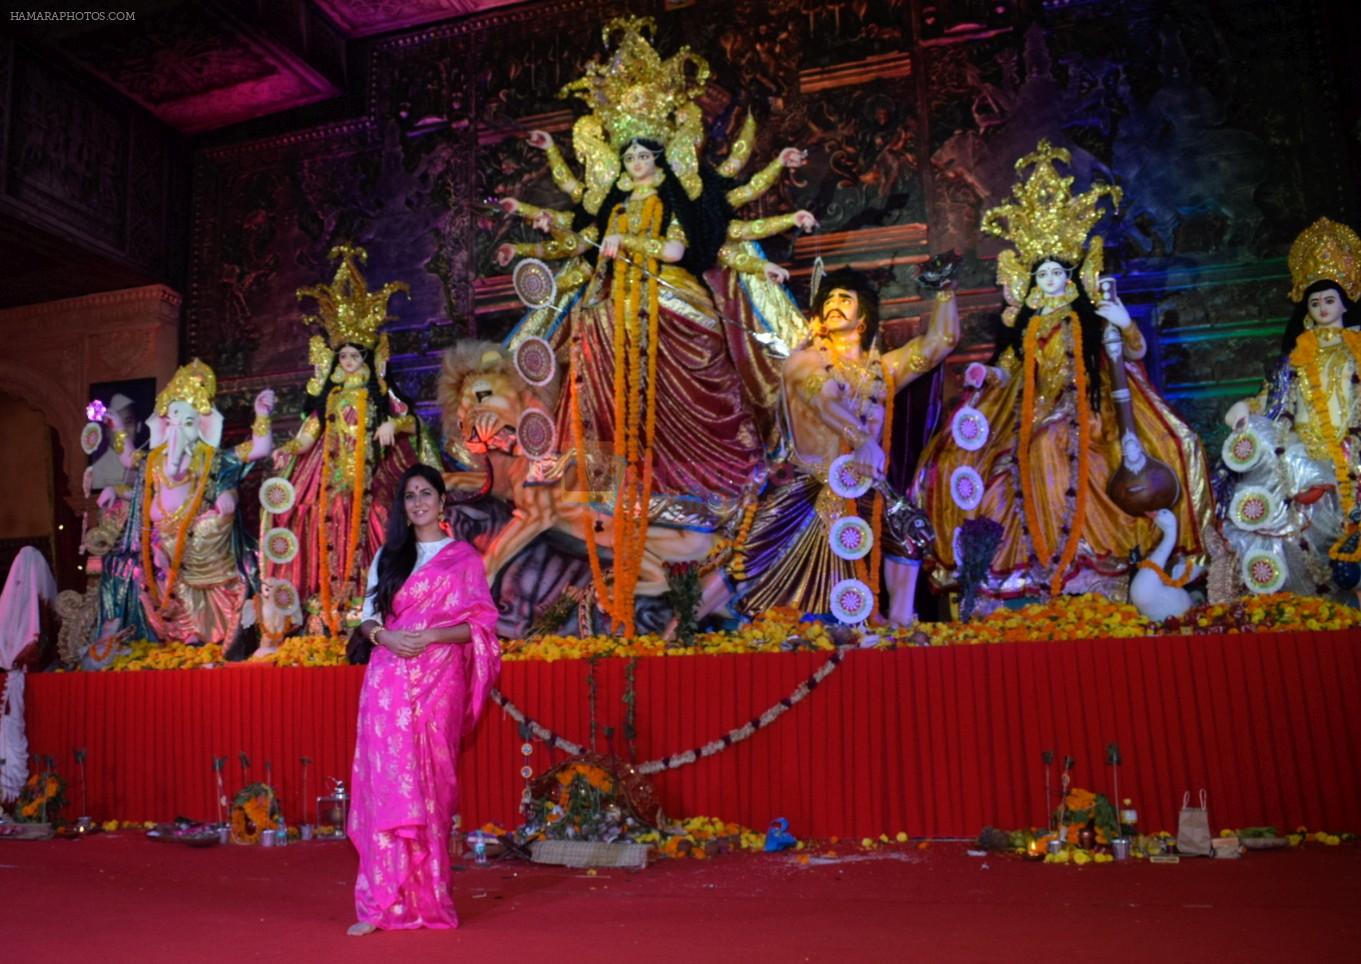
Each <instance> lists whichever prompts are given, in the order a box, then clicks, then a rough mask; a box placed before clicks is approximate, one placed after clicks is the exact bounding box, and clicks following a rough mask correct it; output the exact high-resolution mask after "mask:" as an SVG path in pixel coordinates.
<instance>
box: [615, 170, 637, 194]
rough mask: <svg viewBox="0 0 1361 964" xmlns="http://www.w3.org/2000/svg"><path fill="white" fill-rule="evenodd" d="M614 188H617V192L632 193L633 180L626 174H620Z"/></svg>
mask: <svg viewBox="0 0 1361 964" xmlns="http://www.w3.org/2000/svg"><path fill="white" fill-rule="evenodd" d="M614 186H615V187H617V188H619V190H621V191H632V190H633V178H631V177H629V176H628V174H627V173H624V174H620V175H619V180H617V181H615V182H614Z"/></svg>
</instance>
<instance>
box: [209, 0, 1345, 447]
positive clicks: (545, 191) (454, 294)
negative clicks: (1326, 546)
mask: <svg viewBox="0 0 1361 964" xmlns="http://www.w3.org/2000/svg"><path fill="white" fill-rule="evenodd" d="M398 6H402V5H398ZM411 6H412V7H413V9H414V8H415V7H418V6H419V5H411ZM673 6H674V7H676V9H671V7H673ZM380 8H381V9H387V8H386V7H383V6H382V5H373V9H374V10H378V9H380ZM364 9H368V8H364ZM625 11H628V12H634V13H646V14H651V15H654V16H657V17H658V20H659V27H660V36H659V43H658V46H659V47H660V48H661V49H663V50H667V51H669V50H674V49H675V48H676V47H677V46H679V45H680V44H681V43H689V44H690V45H691V46H693V47H694V48H695V49H697V50H698V51H699V52H700V53H701V54H703V55H704V56H705V57H706V58H708V59H709V61H710V62H711V64H712V65H713V68H714V75H713V79H712V81H711V84H710V89H709V92H708V95H707V97H706V99H705V108H706V116H707V118H708V119H709V122H710V132H711V133H710V144H711V146H712V147H714V148H715V149H717V150H720V151H721V150H722V145H723V143H724V141H725V137H726V135H727V134H728V133H730V132H731V131H732V130H733V129H734V128H735V127H736V125H737V124H738V123H740V120H741V118H742V116H743V115H744V113H745V112H746V111H748V110H750V111H753V112H754V113H755V114H756V115H757V117H758V119H759V120H760V121H761V123H762V131H761V137H760V142H759V145H758V147H757V151H756V156H755V162H756V163H760V162H762V161H764V160H766V159H768V158H769V157H771V156H772V155H773V154H774V153H775V152H776V151H777V150H778V149H779V148H780V147H782V146H784V145H786V144H799V145H801V146H806V147H808V148H809V150H810V163H809V165H808V167H807V168H805V169H803V170H802V171H800V172H798V176H797V177H787V178H786V179H785V180H784V181H783V182H782V184H781V185H780V187H779V189H778V191H777V192H772V196H771V197H769V198H768V199H767V200H766V202H765V203H766V204H767V205H769V207H770V209H777V208H778V209H788V208H790V207H808V208H810V209H812V210H813V211H814V212H815V213H816V214H817V215H818V216H819V218H820V219H821V220H822V223H823V229H822V230H821V231H820V232H819V233H818V234H816V235H814V236H812V237H803V238H799V239H797V240H795V239H794V238H792V237H790V238H783V239H773V240H772V242H771V243H770V245H769V249H770V251H771V253H772V254H773V255H774V256H775V257H776V258H777V259H780V260H783V261H785V262H786V263H787V264H789V265H790V267H791V268H792V269H793V271H794V275H795V281H794V285H795V289H796V291H798V292H799V293H801V294H802V293H803V290H804V289H803V287H802V285H803V284H804V283H805V279H806V275H807V272H808V269H809V266H810V264H811V262H812V259H813V258H814V257H816V256H818V255H819V254H820V255H822V256H823V257H824V258H825V259H827V260H828V261H829V262H831V263H837V262H841V261H851V262H853V263H855V264H856V265H858V266H860V267H863V268H867V269H870V270H872V271H873V272H875V274H876V275H877V277H878V279H879V280H880V281H881V283H882V284H883V297H884V301H885V314H886V317H887V319H888V327H887V331H888V337H889V338H890V340H892V341H895V342H896V341H899V340H901V339H903V338H906V337H908V336H909V335H910V334H911V333H913V332H914V331H915V330H916V327H917V325H918V324H919V316H921V315H922V314H924V311H925V307H924V305H923V304H922V302H921V300H920V298H919V297H918V294H917V291H916V289H915V285H914V283H913V274H914V273H913V266H914V264H916V263H918V262H920V261H921V260H924V259H925V258H926V257H927V256H928V253H929V252H935V251H941V250H944V249H947V248H952V247H953V248H957V249H958V250H960V251H961V252H963V253H964V254H965V255H966V262H965V272H964V288H965V290H964V291H963V292H962V294H961V305H962V307H963V310H964V311H965V314H966V335H965V342H964V344H963V345H962V346H961V349H960V351H959V352H957V354H956V356H955V357H954V360H953V362H952V364H953V365H954V366H956V367H957V366H958V365H960V364H962V363H963V362H964V361H966V360H968V359H970V358H975V357H982V356H985V355H986V354H987V353H988V352H989V350H990V344H991V341H992V338H993V327H992V326H993V325H994V323H995V322H994V318H995V315H996V313H997V310H998V296H997V292H996V290H995V288H994V286H993V279H992V259H994V258H995V256H996V252H997V246H996V243H995V242H990V241H989V242H984V241H981V240H980V238H979V236H978V233H977V231H976V226H977V223H978V218H979V213H980V212H981V210H982V209H984V208H985V207H987V206H989V205H991V204H994V203H997V202H998V201H999V200H1000V199H1001V197H1002V196H1003V195H1005V194H1006V193H1007V191H1008V190H1009V189H1010V186H1011V184H1012V181H1013V179H1014V171H1013V169H1012V165H1013V162H1014V160H1015V159H1016V158H1017V157H1018V156H1020V155H1022V154H1024V153H1026V152H1028V151H1030V150H1031V149H1032V148H1033V147H1034V144H1035V142H1036V140H1037V139H1038V138H1040V137H1048V138H1050V139H1051V140H1053V141H1055V142H1057V143H1060V144H1062V145H1064V146H1066V147H1068V148H1069V149H1070V150H1072V152H1073V157H1074V163H1075V167H1076V171H1077V174H1078V186H1079V187H1085V186H1086V183H1087V182H1088V181H1089V180H1090V179H1091V178H1092V177H1102V178H1106V179H1110V180H1114V181H1116V182H1118V183H1119V184H1121V185H1122V186H1123V187H1124V189H1125V198H1126V203H1125V208H1124V210H1123V211H1122V213H1121V216H1120V217H1119V218H1118V219H1116V220H1114V221H1113V222H1112V223H1110V224H1107V225H1103V226H1102V228H1101V230H1102V231H1103V233H1104V234H1105V236H1106V238H1107V244H1108V252H1107V255H1108V263H1109V264H1110V265H1111V267H1112V268H1113V269H1114V270H1115V271H1116V272H1117V273H1118V274H1119V275H1120V276H1121V292H1122V295H1123V296H1124V298H1125V300H1126V302H1127V303H1128V304H1129V305H1130V307H1131V310H1132V311H1133V312H1134V314H1135V315H1136V317H1137V319H1138V321H1139V323H1140V324H1141V325H1142V326H1143V327H1144V329H1145V331H1146V332H1147V333H1149V334H1150V335H1153V336H1154V337H1153V338H1152V339H1151V341H1152V342H1153V343H1154V346H1155V347H1154V351H1153V353H1152V357H1151V359H1150V364H1151V366H1152V368H1153V369H1154V372H1155V377H1157V378H1159V379H1161V381H1162V382H1163V384H1164V385H1165V386H1166V388H1167V390H1168V392H1169V394H1170V395H1171V397H1172V398H1173V399H1174V401H1175V402H1176V404H1178V405H1179V406H1181V407H1182V408H1183V410H1184V411H1185V413H1186V414H1187V416H1188V417H1189V418H1190V419H1191V421H1192V422H1193V423H1194V424H1195V425H1196V427H1197V428H1199V429H1200V430H1201V431H1202V432H1204V433H1205V434H1206V435H1207V436H1208V437H1209V439H1210V441H1211V443H1212V444H1213V442H1214V441H1215V440H1216V439H1217V429H1216V423H1217V420H1218V417H1219V413H1220V412H1222V411H1223V409H1224V408H1226V407H1227V405H1228V404H1229V402H1230V401H1231V400H1232V399H1233V398H1235V397H1239V396H1242V395H1245V394H1248V393H1250V392H1251V391H1252V390H1254V389H1255V384H1256V381H1257V380H1258V378H1259V377H1260V374H1261V371H1262V367H1263V361H1264V359H1266V358H1268V356H1272V357H1274V354H1275V349H1274V340H1275V338H1276V336H1277V333H1278V332H1279V329H1280V326H1281V324H1282V323H1283V318H1284V316H1285V314H1286V313H1287V310H1288V305H1287V302H1286V300H1285V290H1286V285H1285V267H1284V253H1285V250H1286V248H1287V246H1288V244H1289V242H1290V240H1291V238H1292V237H1293V236H1294V234H1295V233H1296V232H1297V231H1298V230H1300V229H1301V228H1303V227H1304V226H1305V225H1306V224H1307V223H1309V222H1310V221H1311V220H1313V219H1314V218H1316V217H1318V216H1319V215H1324V214H1326V215H1328V216H1330V217H1334V218H1337V219H1340V220H1345V221H1349V222H1351V223H1356V221H1357V213H1358V212H1357V197H1356V192H1355V186H1354V185H1355V183H1356V172H1355V171H1351V170H1349V169H1348V167H1347V162H1346V158H1347V153H1346V150H1345V133H1344V131H1343V128H1342V126H1341V125H1340V124H1339V123H1338V118H1339V110H1340V108H1339V103H1340V101H1339V91H1338V88H1337V82H1336V80H1335V79H1334V78H1333V77H1332V75H1331V73H1330V70H1331V68H1330V61H1329V58H1328V54H1327V50H1326V40H1325V37H1324V35H1323V33H1322V30H1323V29H1324V26H1323V22H1322V14H1321V13H1319V12H1318V10H1316V9H1315V7H1314V6H1312V5H1311V4H1309V3H1302V4H1290V5H1277V4H1261V3H1255V2H1249V0H1226V2H1220V3H1214V4H1212V3H1209V2H1208V0H1203V2H1187V3H1177V4H1170V3H1165V2H1154V0H1132V2H1129V3H1123V4H1118V5H1117V4H1100V3H1094V2H1083V0H1048V2H1044V3H1038V4H1034V3H1032V4H1020V3H1017V2H1011V0H989V2H986V3H984V2H951V3H948V4H947V3H931V2H927V0H861V2H856V3H823V2H815V0H771V2H759V3H758V2H754V0H736V2H733V0H727V2H715V0H699V2H696V3H693V4H689V5H670V4H662V3H655V2H632V3H629V2H620V3H605V4H600V3H587V2H582V0H577V2H572V0H559V2H549V3H538V4H530V5H526V6H523V7H516V8H513V9H508V10H494V11H492V12H489V13H483V14H479V15H477V16H474V17H471V18H468V19H465V20H461V21H458V22H456V23H453V24H446V25H443V26H436V27H428V28H423V29H416V30H413V31H412V32H410V33H408V34H405V35H401V36H396V37H390V38H386V39H379V40H375V41H372V42H371V46H370V47H369V49H368V50H367V54H368V58H367V63H368V72H367V75H366V78H365V81H364V83H365V94H366V96H365V99H364V102H365V103H366V104H367V105H368V108H367V112H366V113H364V114H363V115H362V116H357V117H355V118H353V119H352V120H351V121H348V122H344V123H340V124H332V125H329V126H326V127H321V128H314V129H307V130H300V131H297V132H296V133H293V134H289V135H286V136H282V137H277V138H274V139H271V140H268V141H263V142H256V143H250V144H238V145H233V146H228V147H219V148H215V149H213V150H209V151H204V152H202V153H200V154H199V155H198V156H197V157H196V160H195V180H194V204H193V208H192V210H193V219H194V225H193V235H194V241H193V248H192V277H191V286H190V288H189V293H188V296H187V299H188V300H187V306H186V307H187V312H186V314H187V322H188V327H187V332H186V339H187V345H188V348H189V351H190V352H191V353H194V354H200V355H202V356H203V357H204V358H206V359H209V360H210V361H212V362H213V363H214V364H215V365H217V366H218V367H219V368H220V370H221V374H222V375H223V377H224V384H225V387H226V388H227V390H228V392H229V394H234V395H236V396H237V397H239V398H241V399H244V398H245V396H246V395H247V394H248V393H249V392H252V391H254V390H255V389H256V388H258V387H259V386H260V385H261V384H263V383H264V382H265V381H269V382H273V383H280V382H285V383H288V385H289V386H291V387H290V388H289V390H288V391H286V392H285V397H284V403H283V406H284V408H285V410H287V409H289V408H290V407H292V408H296V401H297V393H298V392H300V390H301V385H302V382H303V381H304V380H305V375H306V352H305V343H306V333H305V332H304V330H303V329H302V327H301V326H300V325H299V324H298V321H297V320H298V318H299V317H300V314H301V313H300V312H299V310H298V308H297V305H296V302H295V300H294V297H293V291H294V289H295V288H296V287H297V286H299V285H301V284H309V283H313V282H316V281H318V280H320V279H322V278H323V277H326V276H327V275H328V274H329V265H328V264H327V263H326V261H325V255H326V252H327V250H328V249H329V247H330V246H331V245H332V244H333V243H335V242H336V241H339V240H354V241H357V242H359V243H361V244H364V245H365V246H366V247H368V248H369V250H370V254H371V260H370V263H369V272H370V275H371V277H372V280H373V281H375V282H378V283H381V282H384V281H388V280H393V279H401V280H405V281H407V282H408V283H410V284H411V286H412V297H411V299H410V300H409V301H406V302H402V303H399V304H397V305H396V309H395V310H396V313H397V314H398V316H399V321H398V323H397V325H396V331H395V333H394V349H395V356H396V357H395V359H394V369H395V371H396V373H397V375H396V377H397V380H398V383H399V384H400V385H401V387H402V388H404V389H405V390H406V391H407V392H408V393H409V394H410V395H411V396H412V397H415V398H418V399H422V400H424V405H425V409H426V411H427V412H429V411H430V408H431V406H432V400H433V390H432V378H433V372H434V369H435V365H436V364H437V356H438V352H439V350H440V349H442V348H444V347H445V346H446V345H448V344H450V343H451V342H452V341H453V340H455V339H456V338H458V337H462V336H465V335H471V334H474V333H475V334H477V335H480V336H484V337H499V336H500V335H501V334H503V333H504V332H505V331H506V330H507V329H508V328H509V326H510V325H511V324H512V323H513V321H514V319H515V317H516V309H515V303H514V300H513V296H512V295H511V294H510V291H509V285H508V279H507V277H506V276H505V274H504V273H502V272H500V271H499V270H497V269H495V268H494V267H493V266H492V264H491V260H490V256H491V252H492V251H493V250H494V248H495V245H496V244H497V243H499V242H500V241H502V240H504V239H506V238H507V237H512V238H514V239H517V240H518V239H528V237H529V235H528V234H525V235H520V234H517V233H515V232H519V231H522V230H524V228H522V227H514V228H512V227H509V226H507V225H506V224H504V223H502V222H501V221H500V220H498V219H493V218H488V217H487V216H486V215H484V214H482V213H481V212H480V211H479V210H478V209H477V208H476V207H474V206H472V205H471V204H470V203H469V202H476V201H479V200H481V199H484V198H487V197H492V196H503V195H506V194H515V195H517V196H520V197H523V198H526V199H528V200H531V201H536V202H539V203H544V202H548V203H561V200H562V199H561V198H560V197H559V196H558V195H557V193H556V190H555V188H554V187H553V186H552V184H551V181H550V180H549V178H548V176H547V173H546V170H545V168H544V165H543V162H542V158H541V155H539V154H538V153H537V152H535V151H531V150H529V149H527V148H526V147H525V145H524V142H523V140H522V139H521V138H520V137H519V136H518V135H519V134H520V133H522V132H523V131H524V130H526V129H528V128H531V127H543V128H546V129H548V130H550V131H552V132H554V133H555V134H559V135H562V134H563V133H564V132H566V131H568V130H569V129H570V125H571V122H572V119H573V116H574V115H573V113H572V111H571V109H570V106H569V105H568V104H566V103H565V102H563V101H559V100H557V99H556V97H555V94H556V91H557V90H558V89H559V87H560V86H561V85H562V84H563V83H565V82H567V81H568V80H571V79H572V78H573V77H575V76H576V75H577V73H578V71H579V68H580V66H581V64H582V63H583V62H584V61H585V60H587V59H589V58H591V57H594V56H596V55H597V53H598V51H599V50H600V43H599V27H600V25H601V24H602V23H603V22H604V21H605V20H606V19H608V18H609V17H610V16H612V15H614V14H616V13H620V12H625ZM419 12H420V11H417V13H419ZM361 32H362V31H361ZM1245 64H1250V65H1252V66H1251V69H1237V68H1236V67H1234V66H1233V65H1245ZM559 140H560V142H562V141H566V140H568V138H565V137H561V136H560V138H559ZM290 393H291V395H292V397H290Z"/></svg>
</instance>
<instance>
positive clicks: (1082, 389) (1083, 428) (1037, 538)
mask: <svg viewBox="0 0 1361 964" xmlns="http://www.w3.org/2000/svg"><path fill="white" fill-rule="evenodd" d="M1065 324H1066V325H1067V326H1068V332H1069V335H1070V337H1071V338H1072V340H1073V352H1072V354H1073V390H1074V392H1075V394H1076V396H1077V399H1076V401H1077V433H1078V442H1077V448H1078V455H1077V478H1076V479H1072V480H1070V481H1071V484H1072V486H1073V488H1074V490H1075V491H1076V493H1077V496H1076V504H1075V507H1074V510H1073V517H1072V521H1071V523H1070V529H1069V532H1068V539H1067V541H1066V542H1065V543H1064V546H1063V551H1062V553H1061V554H1058V558H1057V559H1055V558H1054V557H1055V552H1054V551H1053V549H1052V547H1051V546H1050V545H1049V543H1048V541H1047V539H1046V538H1045V534H1044V532H1043V530H1042V529H1041V528H1040V526H1039V524H1038V522H1039V520H1038V517H1037V515H1036V513H1035V493H1034V491H1033V489H1032V484H1033V483H1032V481H1031V476H1030V442H1031V440H1032V437H1033V432H1034V425H1035V392H1036V385H1035V382H1036V371H1037V368H1038V365H1039V328H1038V326H1037V325H1035V324H1030V325H1028V326H1026V332H1025V349H1024V353H1025V381H1024V382H1023V387H1022V391H1021V433H1020V434H1021V437H1020V444H1019V445H1018V446H1017V450H1016V461H1017V463H1018V465H1019V466H1020V470H1021V471H1020V481H1021V502H1022V511H1023V512H1024V513H1025V517H1026V524H1027V525H1028V526H1029V528H1030V538H1031V541H1032V542H1033V543H1034V544H1035V550H1036V553H1037V554H1038V555H1039V557H1040V558H1041V559H1042V560H1044V561H1045V562H1046V563H1047V564H1053V565H1054V569H1053V572H1052V573H1051V574H1050V576H1049V591H1050V592H1051V593H1054V594H1055V595H1057V594H1058V593H1059V591H1060V590H1062V588H1063V576H1064V573H1066V572H1067V571H1068V567H1069V566H1070V565H1072V563H1073V560H1074V559H1075V558H1077V550H1078V544H1079V543H1080V542H1081V539H1082V528H1083V525H1084V524H1085V522H1086V517H1087V475H1088V468H1089V460H1090V453H1089V452H1088V448H1089V447H1090V445H1091V407H1090V402H1089V401H1088V399H1087V368H1086V366H1085V365H1084V364H1083V361H1082V324H1081V322H1080V321H1079V319H1078V317H1077V313H1076V312H1074V311H1069V312H1068V316H1067V318H1065V319H1063V320H1061V321H1060V322H1059V325H1060V326H1062V325H1065Z"/></svg>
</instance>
